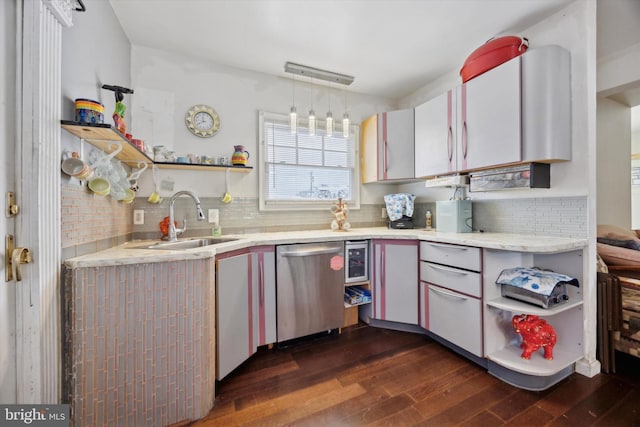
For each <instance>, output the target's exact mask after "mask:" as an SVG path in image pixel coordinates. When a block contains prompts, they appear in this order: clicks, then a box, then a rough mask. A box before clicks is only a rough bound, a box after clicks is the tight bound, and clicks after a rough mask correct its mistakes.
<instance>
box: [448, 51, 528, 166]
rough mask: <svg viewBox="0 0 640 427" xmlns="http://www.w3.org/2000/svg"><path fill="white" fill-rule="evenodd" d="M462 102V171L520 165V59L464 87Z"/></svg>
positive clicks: (459, 129) (459, 112)
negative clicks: (511, 164) (510, 164)
mask: <svg viewBox="0 0 640 427" xmlns="http://www.w3.org/2000/svg"><path fill="white" fill-rule="evenodd" d="M458 99H459V102H458V117H459V118H460V119H459V120H458V137H459V140H458V145H457V150H458V170H459V171H466V170H469V169H479V168H485V167H490V166H496V165H504V164H508V163H515V162H519V161H520V159H521V157H522V154H521V153H522V150H521V140H520V127H521V126H520V103H521V101H520V61H519V59H517V58H516V59H515V60H511V61H509V62H506V63H504V64H502V65H500V66H499V67H496V68H494V69H493V70H491V71H489V72H486V73H484V74H482V75H480V76H478V77H476V78H474V79H472V80H470V81H468V82H467V83H465V84H463V85H462V86H461V87H459V88H458Z"/></svg>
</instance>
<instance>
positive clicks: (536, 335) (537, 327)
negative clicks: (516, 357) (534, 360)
mask: <svg viewBox="0 0 640 427" xmlns="http://www.w3.org/2000/svg"><path fill="white" fill-rule="evenodd" d="M511 323H512V324H513V329H514V330H515V331H516V333H519V334H520V335H521V336H522V344H521V345H520V348H521V349H522V355H521V356H520V357H522V358H523V359H531V353H533V352H535V351H537V350H538V349H540V348H544V358H545V359H547V360H552V359H553V347H554V346H555V345H556V341H557V339H558V337H557V335H556V331H555V330H554V329H553V326H551V325H550V324H548V323H547V321H546V320H544V319H540V318H539V317H538V316H535V315H532V314H520V315H515V316H513V320H512V322H511Z"/></svg>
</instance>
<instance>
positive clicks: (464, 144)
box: [462, 120, 468, 160]
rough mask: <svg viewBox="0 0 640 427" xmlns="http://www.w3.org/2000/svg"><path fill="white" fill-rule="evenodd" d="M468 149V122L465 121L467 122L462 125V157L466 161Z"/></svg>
mask: <svg viewBox="0 0 640 427" xmlns="http://www.w3.org/2000/svg"><path fill="white" fill-rule="evenodd" d="M467 148H468V143H467V122H466V120H465V122H464V123H463V124H462V157H463V158H464V159H465V160H466V159H467Z"/></svg>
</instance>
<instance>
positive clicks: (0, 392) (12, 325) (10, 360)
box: [0, 1, 17, 404]
mask: <svg viewBox="0 0 640 427" xmlns="http://www.w3.org/2000/svg"><path fill="white" fill-rule="evenodd" d="M15 17H16V4H15V2H13V1H3V2H0V20H1V21H2V22H3V24H4V25H5V28H4V29H3V31H4V36H5V37H6V39H7V40H6V42H5V43H0V56H2V58H5V60H4V61H2V62H0V82H1V83H0V84H1V85H2V86H0V139H1V141H0V151H1V152H2V158H3V159H4V161H3V164H4V171H3V173H2V174H0V192H1V194H2V198H3V200H4V201H3V203H2V209H3V211H4V212H2V214H0V229H1V230H2V241H3V245H4V240H5V236H6V235H7V234H11V235H15V219H13V218H7V215H6V213H5V212H6V209H7V206H6V194H7V191H15V179H14V177H15V167H14V165H15V147H14V141H15V140H16V137H15V135H16V128H15V112H16V110H15V105H16V92H15V87H16V66H15V64H16V61H15V58H16V54H15V50H14V48H15V45H16V40H15V34H16V28H15V27H16V26H15V21H16V20H15ZM1 252H2V258H3V259H4V253H5V252H4V249H3V250H2V251H1ZM1 265H2V268H0V269H1V270H2V271H1V272H0V274H1V280H2V281H1V282H0V325H2V327H0V403H3V404H12V403H17V402H16V395H17V392H16V384H17V383H16V285H15V281H14V282H8V283H7V282H6V281H5V274H6V270H5V263H4V260H3V261H2V263H1Z"/></svg>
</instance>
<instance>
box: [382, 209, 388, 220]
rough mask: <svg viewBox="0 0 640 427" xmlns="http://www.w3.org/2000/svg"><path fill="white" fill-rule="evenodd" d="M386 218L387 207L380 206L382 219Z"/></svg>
mask: <svg viewBox="0 0 640 427" xmlns="http://www.w3.org/2000/svg"><path fill="white" fill-rule="evenodd" d="M386 218H387V208H382V219H386Z"/></svg>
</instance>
